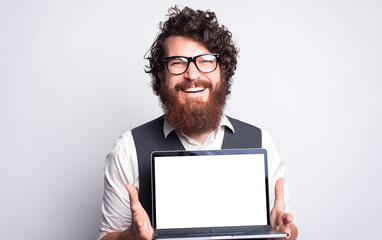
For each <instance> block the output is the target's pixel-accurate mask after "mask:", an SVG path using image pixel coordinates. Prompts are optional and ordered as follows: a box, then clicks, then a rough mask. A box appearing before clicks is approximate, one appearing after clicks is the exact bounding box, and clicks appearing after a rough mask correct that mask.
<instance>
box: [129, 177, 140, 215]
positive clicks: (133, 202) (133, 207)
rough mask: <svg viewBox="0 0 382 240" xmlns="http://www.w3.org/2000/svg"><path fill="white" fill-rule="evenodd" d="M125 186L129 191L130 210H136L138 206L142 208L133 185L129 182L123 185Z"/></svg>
mask: <svg viewBox="0 0 382 240" xmlns="http://www.w3.org/2000/svg"><path fill="white" fill-rule="evenodd" d="M125 188H126V190H127V191H128V192H129V196H130V207H131V210H132V211H137V210H138V209H139V208H142V205H141V203H140V202H139V199H138V192H137V189H135V187H134V186H133V185H131V184H129V183H128V184H126V185H125Z"/></svg>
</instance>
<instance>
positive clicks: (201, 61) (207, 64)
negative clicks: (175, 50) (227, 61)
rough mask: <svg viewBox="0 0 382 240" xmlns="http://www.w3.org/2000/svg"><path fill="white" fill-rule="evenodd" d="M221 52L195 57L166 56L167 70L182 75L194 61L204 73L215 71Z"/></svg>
mask: <svg viewBox="0 0 382 240" xmlns="http://www.w3.org/2000/svg"><path fill="white" fill-rule="evenodd" d="M218 59H219V54H215V53H209V54H202V55H198V56H195V57H183V56H173V57H167V58H164V59H163V61H164V63H165V65H166V68H167V71H168V72H169V73H171V74H173V75H180V74H183V73H185V72H186V71H187V69H188V66H190V62H194V63H195V66H196V68H197V69H198V70H199V71H201V72H204V73H209V72H213V71H215V70H216V68H217V65H218Z"/></svg>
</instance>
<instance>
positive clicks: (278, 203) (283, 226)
mask: <svg viewBox="0 0 382 240" xmlns="http://www.w3.org/2000/svg"><path fill="white" fill-rule="evenodd" d="M292 221H293V215H292V214H290V213H287V212H285V201H284V179H283V178H280V179H278V180H277V182H276V186H275V204H274V206H273V208H272V211H271V227H272V228H273V229H276V230H278V231H281V232H284V233H287V234H289V236H288V237H285V238H284V239H296V238H297V228H296V227H295V226H294V225H293V223H292Z"/></svg>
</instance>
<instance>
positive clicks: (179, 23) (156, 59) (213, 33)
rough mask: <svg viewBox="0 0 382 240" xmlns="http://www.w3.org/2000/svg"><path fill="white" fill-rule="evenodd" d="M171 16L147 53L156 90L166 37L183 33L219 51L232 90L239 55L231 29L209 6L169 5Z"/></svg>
mask: <svg viewBox="0 0 382 240" xmlns="http://www.w3.org/2000/svg"><path fill="white" fill-rule="evenodd" d="M168 17H169V18H168V20H167V21H166V22H164V23H162V22H161V23H160V24H159V28H160V32H159V33H158V35H157V36H156V39H155V41H154V43H153V44H152V45H151V48H150V49H149V51H148V52H147V55H146V57H145V58H146V59H147V60H149V62H150V65H149V66H146V70H145V72H146V73H149V74H150V75H151V78H152V88H153V91H154V93H155V94H156V95H159V89H160V84H161V80H160V78H159V76H158V74H159V73H160V72H162V71H164V69H165V66H164V62H163V58H164V57H165V49H166V40H167V39H168V38H169V37H170V36H184V37H189V38H191V39H194V40H195V41H198V42H200V43H202V44H203V45H204V46H205V47H206V48H207V49H208V50H209V51H210V52H212V53H218V54H220V57H219V64H220V68H221V70H222V73H223V74H222V76H223V77H224V79H225V80H226V81H227V83H228V88H227V94H229V93H230V86H231V83H232V76H233V75H234V73H235V70H236V64H237V60H236V58H237V55H238V49H237V48H236V47H235V45H234V43H233V41H232V34H231V32H230V31H228V29H227V28H226V27H225V26H224V25H219V23H218V20H217V18H216V15H215V13H214V12H211V11H209V10H207V11H201V10H197V11H195V10H193V9H191V8H188V7H185V8H184V9H183V10H179V9H178V7H177V6H175V7H173V8H170V9H169V13H168Z"/></svg>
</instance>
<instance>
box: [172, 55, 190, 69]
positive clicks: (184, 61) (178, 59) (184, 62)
mask: <svg viewBox="0 0 382 240" xmlns="http://www.w3.org/2000/svg"><path fill="white" fill-rule="evenodd" d="M168 64H169V66H174V67H176V66H185V65H187V59H186V58H182V57H176V58H171V59H169V60H168Z"/></svg>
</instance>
